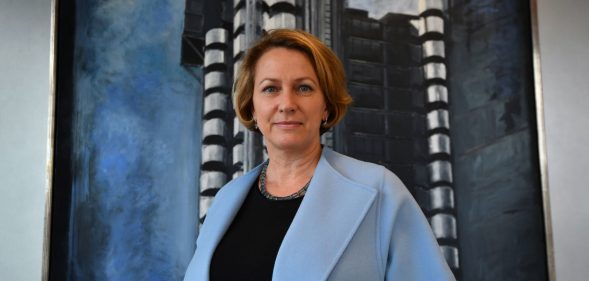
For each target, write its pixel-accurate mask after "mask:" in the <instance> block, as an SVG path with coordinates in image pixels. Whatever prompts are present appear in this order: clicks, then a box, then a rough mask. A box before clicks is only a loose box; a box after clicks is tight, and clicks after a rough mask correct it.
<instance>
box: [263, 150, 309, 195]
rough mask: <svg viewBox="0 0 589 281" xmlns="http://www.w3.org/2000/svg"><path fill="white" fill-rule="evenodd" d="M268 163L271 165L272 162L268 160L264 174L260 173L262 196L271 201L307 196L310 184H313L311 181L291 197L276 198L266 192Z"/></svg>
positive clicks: (264, 167)
mask: <svg viewBox="0 0 589 281" xmlns="http://www.w3.org/2000/svg"><path fill="white" fill-rule="evenodd" d="M268 163H270V161H269V160H266V162H265V163H264V166H262V172H260V192H261V193H262V195H264V197H266V198H268V199H270V200H290V199H295V198H299V197H303V196H304V195H305V193H307V188H309V184H310V183H311V180H310V179H309V181H308V182H307V184H305V186H303V188H301V189H300V190H299V191H297V192H295V193H293V194H291V195H287V196H274V195H272V194H270V193H269V192H268V191H267V190H266V170H268Z"/></svg>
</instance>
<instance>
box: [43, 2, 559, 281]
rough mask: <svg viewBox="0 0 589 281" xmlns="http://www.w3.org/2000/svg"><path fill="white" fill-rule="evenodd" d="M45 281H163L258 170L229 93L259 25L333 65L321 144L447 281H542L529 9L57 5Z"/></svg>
mask: <svg viewBox="0 0 589 281" xmlns="http://www.w3.org/2000/svg"><path fill="white" fill-rule="evenodd" d="M57 8H58V9H57V10H58V13H57V14H58V17H57V25H56V27H57V34H58V37H57V41H56V42H57V47H58V48H57V51H56V54H55V55H56V57H57V91H56V110H55V112H56V124H55V147H54V150H55V159H54V171H53V172H54V178H53V184H52V191H53V198H52V210H51V231H50V234H51V243H50V254H49V255H48V256H49V271H48V279H49V280H181V279H182V277H183V275H184V270H185V268H186V267H187V265H188V262H189V261H190V258H191V256H192V254H193V252H194V249H195V244H194V243H195V240H196V237H197V235H198V227H199V224H200V223H201V222H202V221H204V220H206V212H207V209H208V207H209V206H210V204H211V203H212V201H213V200H214V198H215V194H216V193H217V191H218V190H219V189H220V188H222V186H223V185H224V184H225V183H226V182H228V181H229V180H231V179H232V178H235V177H238V176H240V175H242V174H243V173H244V172H247V171H248V170H250V169H252V168H253V167H255V166H256V165H258V164H259V163H261V162H262V161H263V159H264V158H265V155H264V147H263V141H262V138H261V136H260V135H259V134H257V133H254V132H250V131H248V130H247V129H244V128H243V126H242V125H240V124H239V122H237V121H236V119H235V115H234V113H233V111H232V105H231V89H232V84H233V83H232V81H233V77H234V76H235V75H234V73H235V70H236V69H237V68H238V67H239V64H240V62H241V59H242V58H243V55H244V53H245V52H246V51H247V48H248V46H250V45H251V44H252V42H254V41H255V40H256V39H257V38H259V37H260V36H261V35H262V34H263V33H264V32H265V31H266V30H270V29H274V28H284V27H286V28H299V29H304V30H307V31H309V32H311V33H313V34H315V35H316V36H317V37H319V38H320V39H321V40H322V41H323V42H324V43H325V44H326V45H328V46H330V47H331V48H332V49H333V50H334V51H335V52H336V54H337V55H338V56H339V57H340V59H341V61H342V62H343V64H344V67H345V69H346V73H347V79H348V81H347V83H348V85H347V86H348V89H349V91H350V94H351V95H352V97H353V99H354V103H353V105H352V107H351V108H350V110H349V113H348V114H347V116H346V117H345V118H344V120H343V121H342V122H341V123H340V124H339V125H338V126H336V127H335V128H333V129H332V130H330V131H329V132H327V133H325V134H324V135H323V136H322V143H323V144H324V145H325V146H329V147H332V148H333V149H334V150H336V151H339V152H342V153H344V154H347V155H350V156H353V157H355V158H359V159H362V160H365V161H369V162H374V163H378V164H381V165H383V166H385V167H387V168H388V169H390V170H391V171H393V172H394V173H395V174H397V175H398V176H399V177H400V178H401V179H402V181H403V182H404V183H405V185H406V186H407V188H408V189H409V190H410V192H411V193H412V194H413V196H414V197H415V199H416V200H417V202H418V203H419V204H420V206H421V208H422V210H423V212H424V214H425V215H426V217H427V218H428V220H429V222H430V225H431V227H432V230H433V232H434V235H435V236H436V238H437V240H438V243H439V244H440V250H441V251H442V253H443V254H444V257H445V258H446V261H447V262H448V264H449V266H450V268H451V269H452V271H453V272H454V274H455V276H456V277H457V279H458V280H549V271H550V268H549V266H548V264H549V257H548V256H547V251H548V250H547V249H548V248H547V247H550V246H549V243H548V242H547V238H546V233H545V222H546V220H545V218H544V212H545V210H544V209H543V202H544V201H543V200H544V199H543V197H542V183H541V177H542V175H541V169H540V162H539V155H538V138H539V136H538V129H537V125H536V124H537V123H536V121H537V120H536V107H535V104H536V100H535V98H534V93H535V88H534V65H533V46H532V25H531V6H530V2H528V1H508V0H481V1H470V0H447V1H446V0H348V1H343V0H316V1H313V0H282V1H281V0H235V1H233V0H222V1H212V0H186V1H171V0H161V1H152V0H148V1H131V2H129V1H122V0H108V1H96V0H90V1H70V2H67V3H66V2H65V1H59V2H58V6H57Z"/></svg>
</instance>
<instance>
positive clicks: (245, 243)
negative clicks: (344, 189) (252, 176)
mask: <svg viewBox="0 0 589 281" xmlns="http://www.w3.org/2000/svg"><path fill="white" fill-rule="evenodd" d="M302 200H303V197H299V198H295V199H289V200H280V201H279V200H271V199H268V198H266V197H264V196H263V195H262V194H261V193H260V190H259V189H258V186H257V181H256V182H255V183H254V185H253V186H252V187H251V188H250V191H249V193H248V195H247V197H246V198H245V201H244V202H243V205H242V206H241V208H240V209H239V212H238V213H237V215H236V216H235V218H234V219H233V222H232V223H231V225H230V226H229V229H227V232H226V233H225V235H224V236H223V239H221V241H220V242H219V245H217V248H216V249H215V253H214V254H213V258H212V260H211V267H210V269H209V270H210V271H209V275H210V280H212V281H215V280H244V281H246V280H255V281H262V280H272V270H273V269H274V261H275V260H276V255H277V254H278V249H279V248H280V244H281V243H282V239H283V238H284V235H285V234H286V231H287V230H288V227H289V226H290V224H291V222H292V220H293V218H294V216H295V214H296V212H297V210H298V208H299V205H300V204H301V201H302Z"/></svg>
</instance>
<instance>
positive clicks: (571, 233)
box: [538, 0, 589, 281]
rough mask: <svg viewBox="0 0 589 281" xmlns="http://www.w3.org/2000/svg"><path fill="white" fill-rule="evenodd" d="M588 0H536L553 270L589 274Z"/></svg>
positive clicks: (569, 278)
mask: <svg viewBox="0 0 589 281" xmlns="http://www.w3.org/2000/svg"><path fill="white" fill-rule="evenodd" d="M588 10H589V1H585V0H561V1H552V0H538V20H539V33H540V34H539V38H540V54H541V58H542V61H541V64H542V84H543V90H544V107H545V108H544V116H545V124H546V144H547V150H548V153H547V154H548V155H547V156H548V177H549V178H548V179H549V191H550V203H551V204H552V208H551V211H552V212H551V213H552V227H553V234H554V254H555V261H556V275H557V278H558V280H562V281H581V280H587V276H589V267H588V266H587V265H588V261H589V244H587V243H586V239H587V237H589V204H587V202H588V201H589V190H587V188H588V187H589V185H588V184H587V179H586V178H585V177H586V175H587V167H588V166H589V165H587V163H586V162H587V161H588V160H589V150H587V144H589V132H588V130H587V129H589V113H588V112H589V110H588V108H589V97H588V96H587V94H589V91H587V66H588V63H589V48H587V46H588V44H589V32H587V30H589V19H588V18H587V11H588Z"/></svg>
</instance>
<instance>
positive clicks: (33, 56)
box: [0, 0, 51, 281]
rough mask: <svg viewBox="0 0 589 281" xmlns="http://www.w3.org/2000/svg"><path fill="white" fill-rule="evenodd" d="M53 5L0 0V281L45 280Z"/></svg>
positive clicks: (37, 0)
mask: <svg viewBox="0 0 589 281" xmlns="http://www.w3.org/2000/svg"><path fill="white" fill-rule="evenodd" d="M50 5H51V1H49V0H26V1H23V0H2V1H0V38H1V39H0V42H1V43H0V194H1V195H0V280H11V281H20V280H23V281H30V280H40V279H41V268H42V249H43V246H42V245H43V227H44V222H43V220H44V212H45V210H44V208H45V188H46V187H45V179H46V172H45V170H46V160H45V159H46V146H47V116H48V101H49V99H48V97H49V44H50V35H49V32H50V15H51V13H50Z"/></svg>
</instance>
